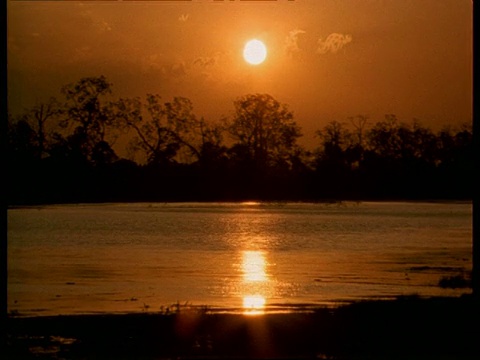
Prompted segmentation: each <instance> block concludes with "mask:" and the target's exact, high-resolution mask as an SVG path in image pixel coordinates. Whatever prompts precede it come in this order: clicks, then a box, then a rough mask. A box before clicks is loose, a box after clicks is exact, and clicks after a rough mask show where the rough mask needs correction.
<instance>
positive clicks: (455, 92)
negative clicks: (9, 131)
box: [7, 0, 473, 144]
mask: <svg viewBox="0 0 480 360" xmlns="http://www.w3.org/2000/svg"><path fill="white" fill-rule="evenodd" d="M7 19H8V25H7V26H8V33H7V51H8V96H9V107H10V109H9V110H10V111H11V112H12V113H14V114H15V113H18V112H19V111H20V110H21V109H22V108H24V107H29V106H31V105H33V104H34V103H35V102H41V101H45V100H47V99H48V97H50V96H59V95H60V94H59V89H60V87H61V86H62V85H64V84H67V83H70V82H74V81H76V80H78V79H80V78H81V77H85V76H98V75H105V76H106V77H107V79H108V80H109V81H110V82H111V83H113V85H114V87H113V92H114V97H115V98H118V97H129V96H141V97H144V96H145V94H146V93H155V94H160V95H162V96H163V97H164V99H165V101H167V100H170V99H171V98H172V97H173V96H185V97H188V98H190V99H191V100H192V101H193V103H194V107H195V113H196V114H197V115H198V116H205V117H206V118H207V119H212V120H218V119H220V118H221V117H222V116H228V115H230V114H231V112H232V111H233V100H234V99H235V98H237V97H238V96H241V95H245V94H248V93H265V92H266V93H269V94H271V95H272V96H274V97H275V98H276V99H277V100H279V101H280V102H282V103H286V104H288V105H289V107H290V109H291V110H292V111H293V112H294V114H295V118H296V120H297V122H298V124H299V125H300V126H301V127H302V129H303V133H304V134H305V136H304V139H303V141H304V142H305V143H306V144H308V143H313V135H312V134H313V132H314V131H315V130H318V129H320V128H322V127H323V126H324V125H325V124H326V123H328V122H330V121H333V120H337V121H341V122H342V121H347V118H348V117H350V116H355V115H359V114H362V115H366V116H368V117H369V118H370V119H371V122H372V123H373V122H377V121H379V120H381V119H383V116H384V115H385V114H396V115H397V117H398V118H399V119H400V120H402V121H406V122H410V121H411V120H412V119H413V118H417V119H419V120H421V122H422V123H423V124H424V125H428V126H431V127H433V128H437V127H441V126H443V125H446V124H453V125H456V124H459V123H463V122H470V121H471V117H472V111H471V108H472V26H473V25H472V2H471V0H295V1H288V0H278V1H255V2H253V1H240V0H234V1H214V0H192V1H125V0H124V1H122V0H118V1H85V2H81V1H57V2H51V1H34V0H32V1H13V0H9V1H8V3H7ZM252 38H258V39H261V40H262V41H264V43H265V44H266V46H267V48H268V57H267V60H266V61H265V62H264V63H262V64H261V65H258V66H252V65H249V64H247V63H246V62H245V61H244V60H243V58H242V51H243V45H244V44H245V42H246V41H247V40H249V39H252Z"/></svg>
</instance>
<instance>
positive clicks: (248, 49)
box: [243, 39, 267, 65]
mask: <svg viewBox="0 0 480 360" xmlns="http://www.w3.org/2000/svg"><path fill="white" fill-rule="evenodd" d="M266 57H267V48H266V47H265V44H264V43H263V42H261V41H260V40H257V39H253V40H250V41H248V42H247V43H246V44H245V48H244V49H243V58H244V59H245V61H246V62H248V63H249V64H252V65H258V64H261V63H262V62H264V61H265V59H266Z"/></svg>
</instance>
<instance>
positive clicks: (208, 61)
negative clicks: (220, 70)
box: [193, 56, 218, 68]
mask: <svg viewBox="0 0 480 360" xmlns="http://www.w3.org/2000/svg"><path fill="white" fill-rule="evenodd" d="M217 60H218V56H215V57H210V56H202V57H199V58H196V59H195V60H194V61H193V65H197V66H200V67H202V68H208V67H211V66H214V65H216V64H217Z"/></svg>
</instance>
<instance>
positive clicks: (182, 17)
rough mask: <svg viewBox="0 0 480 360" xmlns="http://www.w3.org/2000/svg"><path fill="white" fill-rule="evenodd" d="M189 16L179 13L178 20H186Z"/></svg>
mask: <svg viewBox="0 0 480 360" xmlns="http://www.w3.org/2000/svg"><path fill="white" fill-rule="evenodd" d="M189 17H190V14H182V15H180V17H179V18H178V21H181V22H186V21H187V20H188V18H189Z"/></svg>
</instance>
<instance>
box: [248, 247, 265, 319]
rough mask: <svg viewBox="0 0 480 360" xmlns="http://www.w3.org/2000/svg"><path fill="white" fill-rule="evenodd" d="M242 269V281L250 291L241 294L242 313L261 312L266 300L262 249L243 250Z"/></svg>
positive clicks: (255, 313) (257, 313) (252, 313)
mask: <svg viewBox="0 0 480 360" xmlns="http://www.w3.org/2000/svg"><path fill="white" fill-rule="evenodd" d="M242 270H243V282H244V284H245V285H246V288H248V289H249V291H251V293H248V294H244V295H243V310H244V314H246V315H259V314H263V313H264V312H265V305H266V302H267V301H266V298H265V293H264V292H265V289H266V284H267V283H268V275H267V261H266V259H265V253H264V252H263V251H243V258H242ZM262 292H263V293H262Z"/></svg>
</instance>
